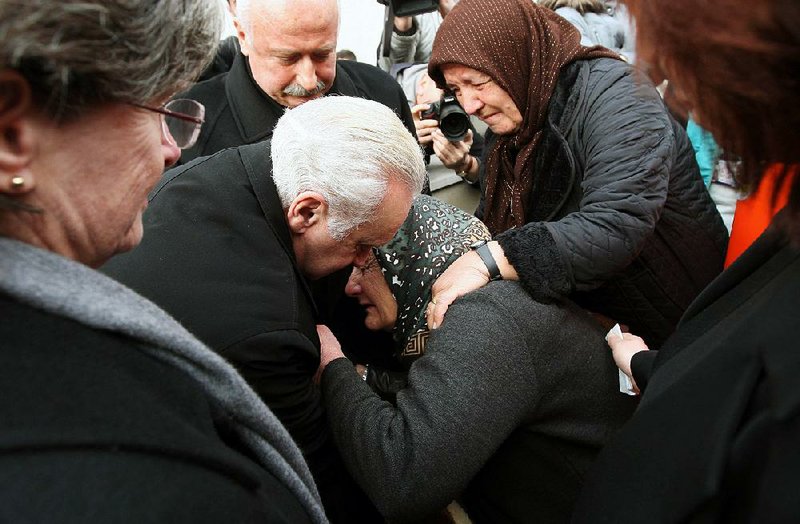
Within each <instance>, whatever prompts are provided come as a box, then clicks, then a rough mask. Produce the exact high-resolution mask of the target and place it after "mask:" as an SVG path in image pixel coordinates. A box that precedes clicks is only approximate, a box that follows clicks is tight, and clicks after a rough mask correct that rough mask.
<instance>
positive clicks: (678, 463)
mask: <svg viewBox="0 0 800 524" xmlns="http://www.w3.org/2000/svg"><path fill="white" fill-rule="evenodd" d="M628 3H629V6H630V9H631V13H632V14H633V15H634V17H635V18H636V22H637V24H638V27H639V29H640V33H639V35H640V36H639V42H638V46H639V49H638V52H639V56H640V57H641V58H642V60H645V61H646V62H647V63H648V64H649V65H650V67H652V68H655V69H656V70H658V71H659V72H660V73H661V74H663V75H664V76H667V77H668V78H670V81H671V82H672V83H673V84H674V85H675V86H676V94H677V95H679V97H680V98H681V99H682V101H683V102H685V103H686V104H687V105H688V107H689V109H690V110H691V111H692V114H693V115H695V116H696V117H697V120H698V123H699V124H701V125H702V126H703V127H704V128H706V129H708V130H709V131H711V132H712V133H713V134H714V137H715V138H716V139H718V141H719V143H720V145H721V146H722V147H723V148H725V149H726V150H727V151H731V152H735V153H736V154H737V155H739V156H740V157H741V158H742V161H743V164H742V168H741V170H740V171H739V174H738V175H739V178H738V180H739V181H741V182H743V183H744V184H745V185H746V187H749V188H752V189H756V188H758V191H759V192H760V191H764V190H766V191H769V192H772V194H773V195H776V194H778V193H780V192H782V191H784V189H783V188H788V189H785V190H786V191H787V192H788V199H787V200H788V202H787V204H786V207H785V208H784V209H783V210H782V211H781V212H779V213H778V215H776V216H775V218H774V219H773V222H772V224H771V225H770V227H769V228H768V229H767V230H766V231H765V232H764V234H763V235H761V237H759V238H758V240H756V241H755V243H754V244H753V245H752V246H751V247H750V248H749V249H748V250H747V251H745V252H744V254H742V255H741V256H740V257H739V258H738V259H737V260H736V262H734V263H733V264H732V265H731V266H730V267H729V268H728V269H727V270H726V271H725V272H724V273H723V274H722V275H720V277H719V278H717V279H716V280H715V281H714V282H713V283H712V284H711V285H710V286H708V288H706V289H705V290H704V291H703V293H702V294H701V295H700V297H698V299H697V300H696V301H695V302H694V303H693V304H692V305H691V306H690V307H689V309H688V310H687V312H686V315H685V316H684V317H683V319H682V320H681V324H680V326H679V327H678V330H677V331H676V332H675V334H674V335H673V336H672V337H671V338H670V339H669V340H668V341H667V342H666V343H665V344H664V346H663V347H662V348H661V350H660V351H647V350H646V349H647V346H646V345H645V343H644V341H643V340H642V339H640V338H639V337H636V336H634V335H630V334H624V335H623V337H622V338H617V339H611V340H609V343H610V344H611V347H612V348H613V353H614V358H615V360H616V361H617V363H618V364H619V366H620V367H621V368H622V369H624V370H625V371H626V372H627V373H628V374H629V375H631V376H632V377H633V379H634V380H635V381H636V383H637V384H638V386H639V388H640V389H642V390H643V396H642V401H641V404H640V406H639V409H638V411H637V412H636V414H635V415H634V417H633V418H632V420H631V421H630V423H629V424H628V425H627V426H626V427H625V429H624V430H623V431H622V432H621V433H620V435H619V437H618V438H617V439H615V440H614V441H613V442H612V444H610V445H609V446H608V448H606V449H605V450H604V451H603V453H602V454H601V457H602V458H601V459H600V460H599V461H598V463H597V465H596V467H595V469H594V471H593V474H592V476H591V480H590V481H589V482H588V483H587V486H586V490H585V491H584V493H583V495H582V501H581V503H580V506H579V508H578V509H577V511H576V514H575V519H574V520H575V522H587V523H588V522H591V523H595V522H615V523H617V522H689V521H691V522H796V521H797V519H798V515H800V498H798V496H797V495H798V493H800V446H798V442H800V393H798V391H800V390H799V389H798V383H800V352H799V351H798V340H800V328H798V319H799V318H800V298H798V297H800V177H798V176H797V170H798V167H797V166H798V164H799V163H800V106H799V105H798V104H797V101H796V98H797V93H798V89H799V88H800V33H798V31H797V27H798V25H800V4H798V3H797V2H795V1H792V0H770V1H765V2H758V3H756V4H753V3H751V2H745V1H743V0H722V1H720V2H714V3H713V4H705V3H698V2H693V1H690V0H668V1H667V0H646V1H645V0H641V1H640V0H635V1H634V0H632V1H630V2H628ZM734 12H741V13H747V15H746V16H730V14H731V13H734ZM773 202H774V200H773ZM734 227H735V226H734Z"/></svg>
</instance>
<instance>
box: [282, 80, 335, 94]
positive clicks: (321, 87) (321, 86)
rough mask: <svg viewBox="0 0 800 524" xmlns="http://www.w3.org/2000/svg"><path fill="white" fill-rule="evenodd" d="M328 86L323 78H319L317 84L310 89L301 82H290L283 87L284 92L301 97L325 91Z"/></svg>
mask: <svg viewBox="0 0 800 524" xmlns="http://www.w3.org/2000/svg"><path fill="white" fill-rule="evenodd" d="M326 87H328V86H327V85H325V82H323V81H322V80H317V85H316V86H315V87H314V89H312V90H310V91H309V90H308V89H306V88H305V87H303V86H301V85H300V84H289V85H288V86H286V87H284V88H283V94H284V95H288V96H300V97H307V96H314V95H318V94H320V93H322V92H324V91H325V88H326Z"/></svg>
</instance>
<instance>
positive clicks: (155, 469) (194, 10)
mask: <svg viewBox="0 0 800 524" xmlns="http://www.w3.org/2000/svg"><path fill="white" fill-rule="evenodd" d="M221 23H222V16H221V12H220V6H219V3H218V2H217V1H216V0H198V1H192V2H153V1H152V0H147V1H145V0H141V1H124V2H123V1H111V0H82V1H80V2H78V1H64V2H51V1H45V0H24V1H22V0H9V1H3V2H0V60H1V61H2V62H0V129H1V130H2V132H0V312H2V321H0V340H2V351H0V375H1V376H0V419H1V420H2V421H3V422H2V425H0V448H2V454H0V500H2V510H1V511H0V513H1V514H2V517H1V518H2V520H3V521H6V522H136V523H139V522H192V523H198V522H245V521H247V522H252V521H253V520H254V519H259V518H260V519H263V520H264V521H269V522H325V521H326V520H325V516H324V514H323V512H322V510H321V506H320V503H319V498H318V495H317V494H316V488H315V487H314V484H313V481H312V480H311V476H310V474H309V472H308V469H307V467H306V465H305V463H304V462H303V459H302V456H301V454H300V452H299V450H298V449H297V447H296V446H295V445H294V443H293V442H292V440H291V438H290V437H289V435H288V433H287V432H286V430H285V429H284V428H283V427H282V426H281V425H280V423H279V422H278V421H277V419H276V418H275V417H274V416H273V415H272V413H271V412H270V411H269V410H268V409H267V408H266V407H265V406H264V405H263V404H262V403H261V402H260V401H259V400H258V398H257V397H256V396H255V394H254V393H253V392H252V390H250V388H249V387H248V386H247V385H246V384H245V383H244V381H243V379H242V378H241V377H240V376H239V375H238V374H237V373H236V372H235V371H234V369H233V368H232V367H231V366H230V365H228V364H227V363H225V362H224V361H223V360H222V359H221V358H220V357H218V356H216V355H215V354H214V353H213V352H211V351H210V350H208V349H207V348H206V347H205V346H203V345H202V344H201V343H200V342H198V341H197V340H196V339H195V338H194V337H192V336H191V335H190V334H189V333H188V332H187V331H186V330H184V329H183V328H182V327H181V326H180V325H179V324H178V323H177V322H176V321H175V320H173V319H172V318H171V317H169V316H168V315H167V314H166V313H164V312H163V311H161V310H160V309H159V308H158V307H156V306H155V305H154V304H152V303H151V302H149V301H147V300H146V299H144V298H142V297H141V296H139V295H137V294H135V293H134V292H132V291H131V290H129V289H127V288H125V287H123V286H122V285H120V284H118V283H116V282H114V281H112V280H110V279H109V278H107V277H105V276H104V275H102V274H100V273H99V272H97V271H96V270H95V269H93V268H96V267H98V266H99V265H101V264H102V263H103V262H105V261H106V260H107V259H108V258H110V257H111V256H112V255H114V254H115V253H118V252H121V251H126V250H130V249H132V248H133V247H135V246H136V245H137V244H138V243H139V241H140V240H141V236H142V212H143V210H144V208H145V207H146V206H147V194H148V192H149V191H150V189H151V188H152V187H153V186H154V184H155V183H156V182H157V181H158V180H159V178H160V177H161V173H162V171H163V169H164V168H165V167H166V166H169V165H170V164H172V163H174V162H175V161H176V160H177V159H178V156H179V155H180V148H183V147H189V146H191V144H192V143H193V141H194V140H195V138H196V136H197V133H198V131H199V127H200V125H201V123H202V121H203V112H204V111H203V107H202V106H201V105H199V104H197V103H196V102H193V101H186V100H173V101H171V102H169V103H166V102H167V101H168V100H169V98H170V96H172V95H173V94H174V93H176V92H177V91H179V90H181V89H184V88H186V86H187V85H188V84H189V83H190V82H191V81H192V80H193V79H194V78H195V77H196V76H197V75H198V74H199V73H200V72H201V71H202V70H203V67H204V66H205V65H206V64H207V63H208V61H209V60H210V59H211V57H212V55H213V52H214V43H215V42H216V41H217V40H218V37H219V31H220V29H221ZM165 103H166V104H165Z"/></svg>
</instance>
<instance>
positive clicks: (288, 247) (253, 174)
mask: <svg viewBox="0 0 800 524" xmlns="http://www.w3.org/2000/svg"><path fill="white" fill-rule="evenodd" d="M271 152H272V144H271V142H270V141H269V140H267V141H264V142H261V143H257V144H250V145H246V146H241V147H239V155H240V157H241V159H242V165H244V168H245V171H246V172H247V178H248V180H249V181H250V185H251V186H252V188H253V192H254V193H255V195H256V199H257V200H258V204H259V206H261V211H262V212H263V213H264V218H265V219H266V222H267V224H268V225H269V228H270V229H271V230H272V232H273V234H274V235H275V238H277V239H278V242H279V243H280V245H281V248H282V249H283V251H284V252H285V253H286V256H287V257H289V260H290V261H291V263H292V267H293V268H294V272H295V275H296V277H297V280H298V281H299V282H300V285H301V287H302V288H303V291H304V292H305V293H306V295H307V297H308V301H309V303H310V304H311V307H312V308H313V314H314V318H319V311H318V308H317V305H316V302H315V301H314V295H313V293H312V292H311V287H310V286H309V283H308V280H307V279H306V277H305V276H304V275H303V273H302V272H301V271H300V268H299V267H298V265H297V258H296V257H295V254H294V247H293V245H292V235H291V232H290V231H289V226H288V224H287V223H286V215H285V214H284V211H283V205H282V204H281V201H280V198H278V189H277V188H276V187H275V182H274V180H273V179H272V158H271Z"/></svg>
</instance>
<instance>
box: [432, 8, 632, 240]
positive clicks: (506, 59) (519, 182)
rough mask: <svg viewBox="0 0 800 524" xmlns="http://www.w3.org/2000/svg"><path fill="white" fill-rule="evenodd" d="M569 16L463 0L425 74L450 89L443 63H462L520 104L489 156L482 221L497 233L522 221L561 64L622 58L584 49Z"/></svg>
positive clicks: (449, 19) (441, 31)
mask: <svg viewBox="0 0 800 524" xmlns="http://www.w3.org/2000/svg"><path fill="white" fill-rule="evenodd" d="M580 40H581V38H580V34H579V33H578V31H577V30H576V29H575V28H574V27H573V26H572V25H571V24H570V23H569V22H567V21H566V20H565V19H564V18H562V17H560V16H559V15H557V14H555V13H554V12H553V11H550V10H549V9H545V8H542V7H539V6H537V5H536V4H535V3H534V2H533V0H461V1H460V2H459V3H458V4H457V5H456V7H454V8H453V10H452V11H450V13H449V14H448V15H447V17H445V19H444V21H443V22H442V25H441V26H440V27H439V31H438V32H437V34H436V40H435V41H434V43H433V52H432V53H431V59H430V61H429V62H428V72H429V74H430V76H431V78H433V79H434V80H435V81H436V83H437V84H438V85H439V87H444V86H445V84H446V83H445V80H444V75H443V74H442V71H441V66H442V65H443V64H461V65H464V66H466V67H469V68H471V69H475V70H477V71H481V72H482V73H485V74H487V75H489V77H491V79H492V80H494V82H495V83H497V85H499V86H500V87H501V88H502V89H503V90H504V91H505V92H506V93H508V94H509V96H510V97H511V99H512V100H513V101H514V104H516V106H517V109H518V110H519V112H520V114H522V126H521V128H520V130H519V131H517V132H516V133H515V134H513V135H504V136H500V137H498V140H497V141H496V142H495V145H494V147H493V148H492V150H491V151H489V152H488V153H487V155H486V158H487V160H486V187H485V195H484V201H485V211H484V217H483V218H484V221H485V222H486V225H487V226H488V227H489V230H490V231H491V232H492V234H493V235H496V234H498V233H502V232H503V231H506V230H507V229H510V228H512V227H517V226H521V225H523V224H524V223H525V211H526V210H525V204H526V202H528V198H529V196H530V191H531V187H532V186H533V178H534V177H535V176H536V174H535V173H533V159H534V152H535V151H536V146H537V145H538V143H539V140H540V138H541V134H542V126H543V125H544V121H545V117H546V115H547V107H548V103H549V101H550V96H551V95H552V94H553V90H554V88H555V85H556V82H557V80H558V75H559V73H560V71H561V68H562V67H563V66H564V65H566V64H569V63H570V62H573V61H575V60H582V59H588V58H599V57H609V58H619V55H618V54H617V53H614V52H613V51H609V50H608V49H606V48H604V47H600V46H595V47H583V46H581V45H580Z"/></svg>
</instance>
